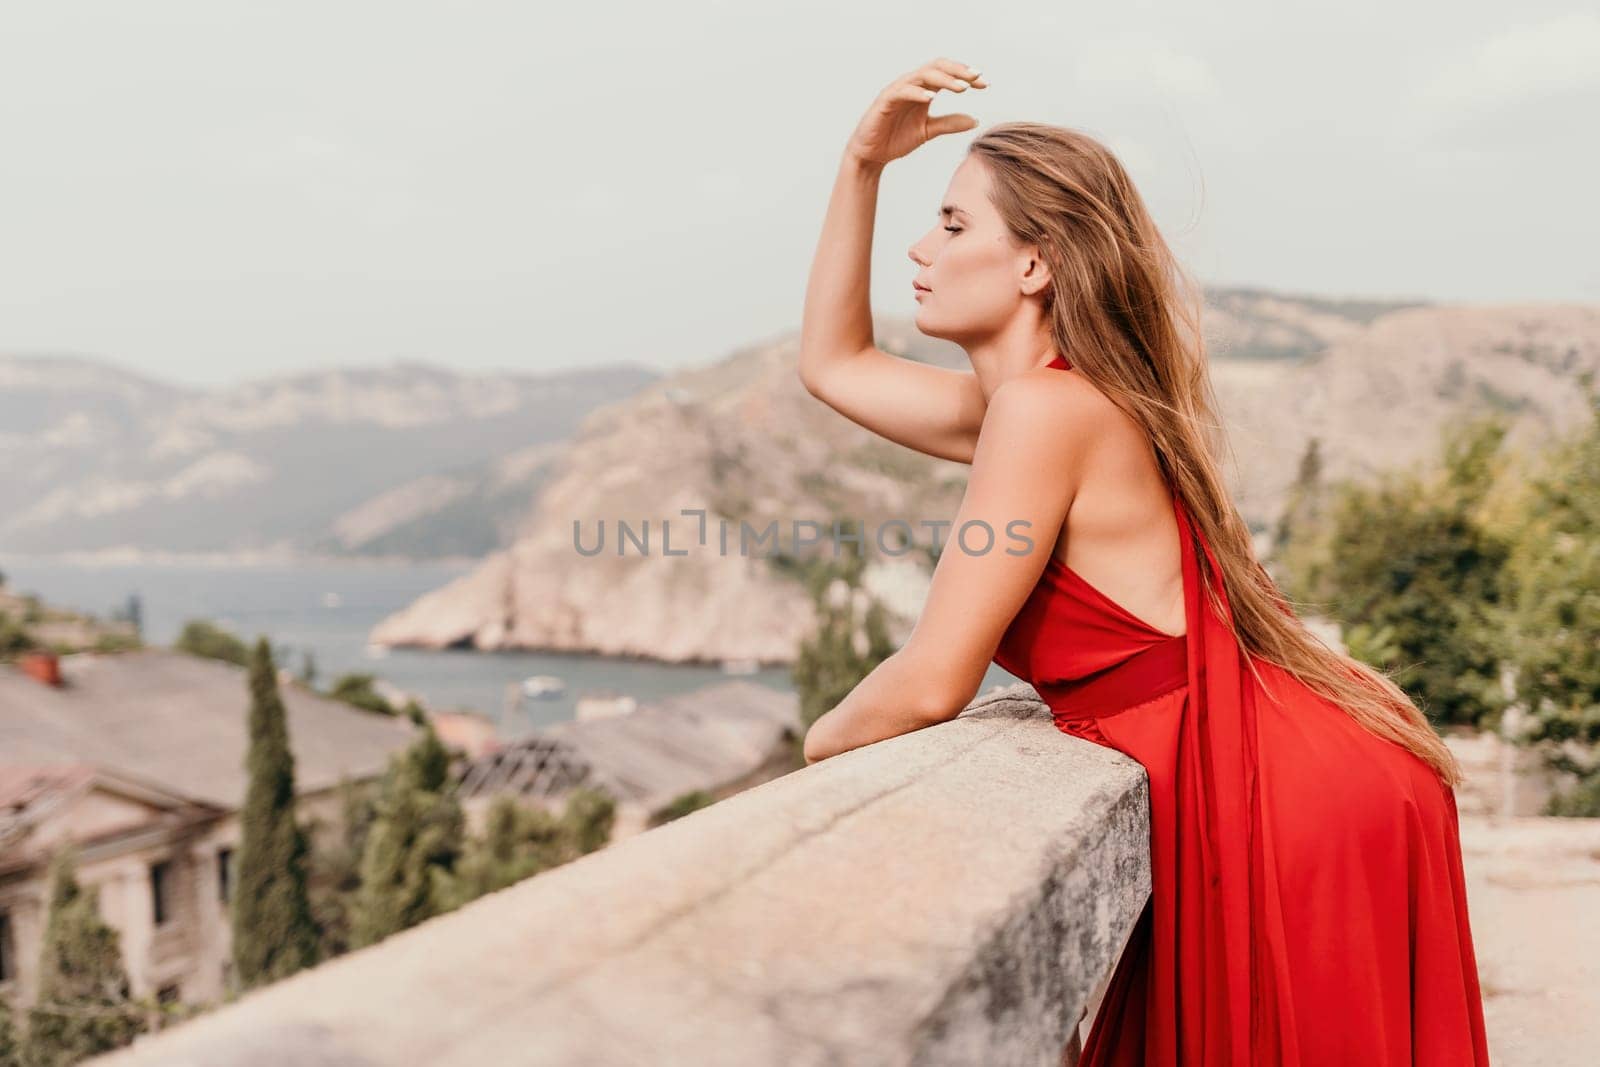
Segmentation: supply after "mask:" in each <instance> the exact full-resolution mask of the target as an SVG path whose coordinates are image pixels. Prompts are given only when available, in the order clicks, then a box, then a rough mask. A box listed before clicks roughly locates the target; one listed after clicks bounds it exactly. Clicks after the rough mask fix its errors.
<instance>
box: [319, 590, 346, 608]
mask: <svg viewBox="0 0 1600 1067" xmlns="http://www.w3.org/2000/svg"><path fill="white" fill-rule="evenodd" d="M343 603H344V597H342V596H340V595H339V594H338V593H323V594H322V606H323V607H325V608H336V607H338V606H339V605H340V604H343Z"/></svg>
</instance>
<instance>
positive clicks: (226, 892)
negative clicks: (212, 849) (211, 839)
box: [217, 846, 233, 904]
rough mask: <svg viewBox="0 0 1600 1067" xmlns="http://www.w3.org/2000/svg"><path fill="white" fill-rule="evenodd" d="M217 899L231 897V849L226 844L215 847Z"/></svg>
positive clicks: (224, 899)
mask: <svg viewBox="0 0 1600 1067" xmlns="http://www.w3.org/2000/svg"><path fill="white" fill-rule="evenodd" d="M217 899H218V900H220V901H222V902H223V903H224V904H226V903H227V902H228V901H229V900H231V899H233V849H231V848H228V847H226V846H224V847H222V848H219V849H217Z"/></svg>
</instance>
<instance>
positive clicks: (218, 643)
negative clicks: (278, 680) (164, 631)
mask: <svg viewBox="0 0 1600 1067" xmlns="http://www.w3.org/2000/svg"><path fill="white" fill-rule="evenodd" d="M172 647H174V648H176V649H178V650H179V651H180V652H187V653H189V654H190V655H191V656H204V657H206V658H207V659H220V660H222V661H224V662H226V663H237V664H238V665H239V666H241V667H246V666H249V664H250V649H249V647H248V646H247V645H246V644H245V643H244V642H243V641H241V640H239V638H238V637H236V636H235V635H233V634H231V633H229V632H228V631H227V630H224V629H223V628H222V627H220V626H218V625H217V624H216V623H213V622H208V621H206V620H205V619H190V620H189V621H188V622H187V623H185V624H184V626H183V632H182V633H181V634H179V635H178V640H177V641H176V642H175V643H174V644H173V646H172Z"/></svg>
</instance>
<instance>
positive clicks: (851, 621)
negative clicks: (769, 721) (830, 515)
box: [790, 541, 894, 748]
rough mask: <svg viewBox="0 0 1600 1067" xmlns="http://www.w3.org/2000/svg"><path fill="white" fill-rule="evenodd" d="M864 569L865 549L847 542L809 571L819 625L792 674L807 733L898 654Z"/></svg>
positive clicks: (802, 648) (804, 643) (808, 583)
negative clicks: (866, 583) (867, 585)
mask: <svg viewBox="0 0 1600 1067" xmlns="http://www.w3.org/2000/svg"><path fill="white" fill-rule="evenodd" d="M865 570H866V561H865V559H864V558H863V557H862V555H861V549H860V546H858V545H856V544H855V543H854V542H852V541H844V542H842V547H841V552H840V555H839V556H838V558H818V559H815V560H812V561H811V562H810V564H809V566H808V567H807V570H806V573H805V582H806V587H807V591H808V592H809V593H810V595H811V601H812V604H813V605H814V607H815V609H816V616H817V625H816V628H815V629H814V630H813V631H812V633H811V635H810V636H809V637H807V638H805V639H804V640H803V641H802V642H801V644H800V649H799V652H798V654H797V655H796V656H795V662H794V667H793V668H792V670H791V672H790V674H791V678H792V679H793V682H794V686H795V690H796V691H797V692H798V693H799V695H800V720H801V726H802V730H801V733H802V735H803V734H804V731H805V730H806V729H809V728H810V726H811V724H812V723H814V722H816V721H817V720H818V719H819V718H821V717H822V716H823V714H824V713H826V712H827V711H828V710H830V709H831V708H833V707H835V706H837V705H838V704H839V702H840V701H842V700H843V699H844V698H845V697H846V696H848V695H849V694H850V691H851V690H852V689H854V688H855V687H856V685H857V684H859V683H860V681H861V679H863V678H865V677H866V676H867V675H868V674H870V673H871V672H872V670H873V668H875V667H876V666H877V665H878V664H880V663H882V662H883V661H884V660H886V659H888V658H889V656H890V655H891V654H893V652H894V646H893V645H892V644H891V643H890V641H889V629H888V622H887V619H886V617H885V612H884V608H883V605H882V604H880V603H879V602H878V601H877V600H876V599H875V598H873V597H871V596H870V595H869V594H868V593H867V592H866V590H865V589H863V588H862V586H861V579H862V574H863V573H864V572H865ZM800 744H801V739H800V738H796V746H797V748H798V746H799V745H800Z"/></svg>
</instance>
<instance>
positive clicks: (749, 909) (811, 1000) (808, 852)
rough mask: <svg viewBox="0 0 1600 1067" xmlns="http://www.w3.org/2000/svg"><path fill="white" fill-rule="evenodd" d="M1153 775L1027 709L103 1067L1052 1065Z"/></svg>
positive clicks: (765, 797) (657, 841) (1139, 828)
mask: <svg viewBox="0 0 1600 1067" xmlns="http://www.w3.org/2000/svg"><path fill="white" fill-rule="evenodd" d="M1148 832H1149V796H1148V791H1147V786H1146V780H1145V774H1144V770H1143V769H1142V768H1141V767H1140V766H1139V765H1138V764H1137V763H1135V762H1134V761H1132V760H1131V759H1128V758H1126V757H1124V756H1122V755H1121V754H1119V753H1116V752H1113V751H1112V750H1110V749H1107V748H1102V747H1100V746H1097V745H1094V744H1091V743H1090V742H1087V741H1082V740H1079V739H1077V738H1074V737H1070V736H1067V735H1065V734H1062V733H1060V732H1058V731H1057V730H1056V729H1055V728H1054V726H1053V725H1052V724H1051V722H1050V719H1049V716H1048V714H1047V712H1046V709H1045V708H1044V706H1043V705H1042V704H1040V703H1039V702H1038V701H1037V699H1035V696H1034V693H1033V691H1032V690H1031V689H1030V688H1029V687H1027V686H1025V685H1014V686H1012V687H1010V688H1009V689H998V690H992V691H991V692H990V693H988V694H985V695H984V696H982V697H980V698H978V700H976V701H974V702H973V704H972V706H971V707H969V708H967V709H966V710H965V711H963V712H962V714H961V716H960V717H958V718H957V719H955V720H954V721H953V722H950V723H947V724H943V725H940V726H936V727H933V728H931V729H927V730H919V731H916V732H914V733H911V734H907V735H905V736H903V737H897V738H894V739H892V740H889V741H885V742H882V743H879V744H875V745H869V746H867V747H865V748H860V749H856V750H854V751H852V752H847V753H844V754H842V755H839V756H836V757H833V758H831V759H827V760H824V761H822V762H820V763H817V764H815V765H813V766H810V767H806V768H804V769H803V770H800V771H796V772H794V773H792V774H789V775H786V776H784V777H782V778H779V779H776V780H774V781H771V782H767V783H765V784H763V785H760V786H757V787H756V788H753V789H750V790H749V791H747V792H744V793H740V794H738V795H736V796H732V797H729V798H727V799H725V800H722V801H719V802H718V803H716V804H713V805H711V806H710V807H707V808H704V809H701V810H699V811H696V812H693V813H691V814H689V815H687V816H684V817H683V818H680V819H678V820H676V821H674V822H671V823H668V824H667V825H665V826H662V827H660V828H658V829H655V830H651V831H650V832H648V833H645V834H640V835H638V836H637V837H632V838H628V839H626V840H623V841H620V842H617V843H616V844H614V845H612V846H609V847H607V848H605V849H602V850H601V851H599V852H596V853H592V854H590V855H588V856H585V857H583V858H582V859H579V860H577V861H575V862H573V863H569V864H566V865H565V866H562V867H559V868H556V869H554V870H551V871H547V872H545V873H543V874H540V875H538V876H536V877H534V878H531V879H529V880H527V881H524V882H522V883H520V884H518V885H515V886H512V887H510V888H509V889H505V890H502V891H500V892H498V893H494V894H491V895H489V896H486V897H483V898H481V899H479V900H477V901H474V902H473V903H471V904H469V905H467V906H466V907H464V908H462V909H460V910H458V911H456V912H453V913H451V914H448V915H443V916H440V917H438V918H436V919H433V920H430V921H429V922H426V923H423V924H421V925H420V926H417V927H415V928H413V929H411V930H407V931H405V932H403V933H400V934H397V935H395V936H394V937H391V938H389V939H388V940H386V941H384V942H382V943H381V944H378V945H374V946H371V947H370V948H366V949H362V950H360V951H357V952H353V953H351V954H349V955H346V956H342V957H340V958H338V959H335V960H332V961H330V962H328V963H326V964H323V965H322V966H320V967H316V968H313V969H312V970H309V971H304V972H302V973H300V974H297V975H295V976H293V977H291V978H288V979H286V980H284V981H282V982H279V983H277V984H276V985H273V986H270V987H268V988H265V989H261V990H258V991H256V992H253V993H251V994H249V995H247V996H245V997H242V998H241V999H240V1000H238V1001H237V1002H235V1003H233V1004H230V1005H227V1006H225V1007H222V1008H219V1009H217V1010H215V1011H213V1012H210V1013H208V1014H206V1015H203V1016H201V1017H199V1018H197V1019H194V1020H191V1021H189V1022H187V1023H183V1024H181V1025H179V1026H176V1027H174V1028H172V1029H169V1030H167V1031H164V1032H162V1033H159V1034H155V1035H152V1036H149V1037H146V1038H141V1039H140V1040H139V1041H138V1042H137V1043H136V1044H135V1045H133V1046H132V1047H130V1048H126V1049H122V1050H120V1051H119V1052H116V1053H113V1054H111V1055H110V1056H107V1057H104V1058H102V1059H101V1060H98V1061H96V1062H97V1063H101V1064H105V1065H112V1064H161V1065H162V1067H184V1065H195V1067H198V1065H202V1064H203V1065H206V1067H215V1065H218V1064H267V1063H271V1064H279V1063H298V1064H363V1065H366V1064H407V1065H409V1064H419V1063H426V1064H462V1065H471V1067H482V1065H484V1064H509V1063H538V1064H545V1065H556V1064H560V1065H577V1064H584V1065H594V1064H601V1065H605V1064H643V1063H651V1064H678V1063H682V1064H695V1065H712V1064H738V1065H740V1067H752V1065H765V1064H782V1065H785V1067H799V1065H804V1064H846V1063H847V1064H852V1065H854V1064H961V1065H970V1064H978V1063H981V1064H985V1065H989V1067H999V1065H1005V1064H1039V1065H1051V1067H1053V1065H1055V1064H1057V1063H1059V1061H1060V1057H1061V1050H1062V1048H1063V1047H1064V1046H1065V1045H1066V1043H1067V1041H1068V1039H1069V1037H1070V1034H1071V1029H1072V1026H1073V1024H1074V1022H1075V1020H1077V1018H1078V1016H1079V1014H1080V1012H1081V1011H1082V1010H1083V1009H1084V1008H1085V1006H1086V1005H1088V1004H1089V1002H1090V998H1091V997H1092V996H1093V995H1094V994H1095V992H1096V990H1097V988H1099V987H1100V986H1101V983H1102V981H1103V980H1104V978H1105V977H1106V975H1107V974H1109V972H1110V969H1111V967H1112V965H1113V964H1114V962H1115V959H1116V957H1117V955H1118V953H1120V951H1121V948H1122V945H1123V942H1124V940H1125V938H1126V936H1127V933H1128V931H1129V930H1130V929H1131V928H1132V925H1133V922H1134V920H1135V919H1136V918H1137V917H1138V914H1139V912H1140V910H1141V908H1142V907H1143V905H1144V902H1145V900H1146V898H1147V897H1148V895H1149V890H1150V877H1149V866H1148V861H1149V836H1148Z"/></svg>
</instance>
